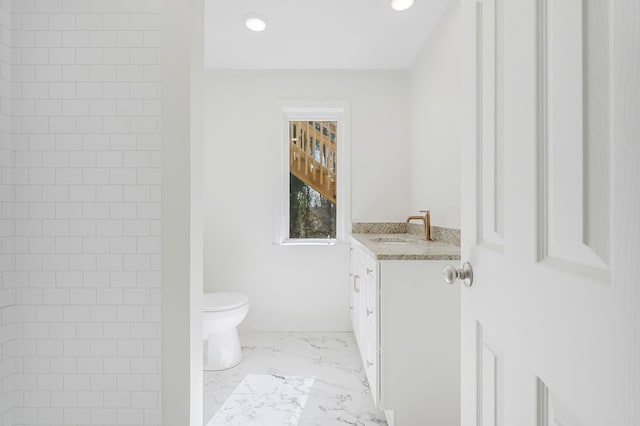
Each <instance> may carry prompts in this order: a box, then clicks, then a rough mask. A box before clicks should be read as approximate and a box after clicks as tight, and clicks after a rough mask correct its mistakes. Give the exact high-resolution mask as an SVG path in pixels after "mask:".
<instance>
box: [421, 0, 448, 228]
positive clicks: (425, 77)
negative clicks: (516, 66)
mask: <svg viewBox="0 0 640 426" xmlns="http://www.w3.org/2000/svg"><path fill="white" fill-rule="evenodd" d="M459 3H460V2H459V0H451V1H450V2H449V4H448V5H447V8H446V10H445V11H444V14H443V16H442V18H441V20H440V22H439V23H438V25H437V26H436V28H435V29H434V31H433V33H432V34H431V35H430V37H429V38H428V39H427V40H426V42H425V44H424V45H423V46H422V48H421V50H420V52H419V53H418V55H417V57H416V59H415V60H414V62H413V64H412V65H411V68H410V80H411V83H410V84H411V89H410V93H411V94H410V114H411V124H410V129H411V131H410V141H411V179H410V181H411V184H410V203H409V205H410V207H411V209H410V210H411V211H412V212H413V213H416V212H417V211H418V210H422V209H424V208H427V207H430V208H431V224H432V225H438V226H444V227H448V228H460V125H461V119H460V114H461V95H460V86H461V81H460V76H461V70H460V57H461V51H460V48H461V47H460V37H461V26H460V20H461V19H460V4H459Z"/></svg>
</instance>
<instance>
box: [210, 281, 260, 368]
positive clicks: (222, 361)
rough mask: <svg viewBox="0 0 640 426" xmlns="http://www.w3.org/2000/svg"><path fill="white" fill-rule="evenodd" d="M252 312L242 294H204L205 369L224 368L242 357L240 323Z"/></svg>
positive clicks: (236, 362) (235, 363)
mask: <svg viewBox="0 0 640 426" xmlns="http://www.w3.org/2000/svg"><path fill="white" fill-rule="evenodd" d="M248 312H249V298H247V296H246V295H244V294H241V293H204V295H203V298H202V319H203V324H202V338H203V340H204V369H205V370H224V369H227V368H231V367H233V366H235V365H237V364H238V363H239V362H240V360H241V359H242V352H241V350H240V338H239V337H238V328H237V327H238V325H239V324H240V323H241V322H242V320H244V318H245V317H246V316H247V313H248Z"/></svg>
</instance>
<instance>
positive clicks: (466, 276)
mask: <svg viewBox="0 0 640 426" xmlns="http://www.w3.org/2000/svg"><path fill="white" fill-rule="evenodd" d="M442 277H443V278H444V281H445V282H446V283H447V284H453V283H454V282H456V280H461V281H462V282H463V283H464V285H465V286H466V287H471V285H472V284H473V269H471V264H470V263H469V262H465V263H464V264H463V265H462V268H458V269H456V267H455V266H453V265H447V266H445V267H444V269H443V270H442Z"/></svg>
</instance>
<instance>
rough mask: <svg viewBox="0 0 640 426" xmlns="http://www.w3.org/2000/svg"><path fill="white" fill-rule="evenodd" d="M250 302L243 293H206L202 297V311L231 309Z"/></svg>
mask: <svg viewBox="0 0 640 426" xmlns="http://www.w3.org/2000/svg"><path fill="white" fill-rule="evenodd" d="M248 303H249V298H248V297H247V296H246V295H244V294H242V293H205V294H204V296H203V298H202V311H203V312H220V311H229V310H232V309H236V308H239V307H241V306H243V305H246V304H248Z"/></svg>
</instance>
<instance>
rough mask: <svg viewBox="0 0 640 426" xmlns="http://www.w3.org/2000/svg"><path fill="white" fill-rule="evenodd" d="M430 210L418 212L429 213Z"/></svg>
mask: <svg viewBox="0 0 640 426" xmlns="http://www.w3.org/2000/svg"><path fill="white" fill-rule="evenodd" d="M430 211H431V210H420V213H429V212H430Z"/></svg>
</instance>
